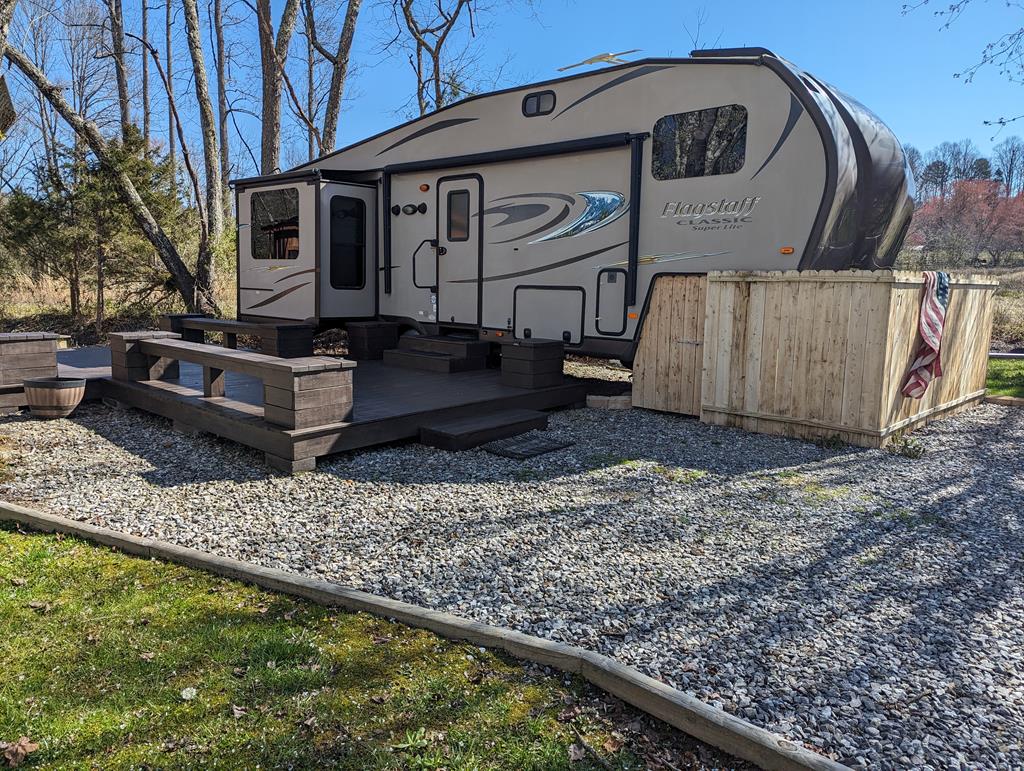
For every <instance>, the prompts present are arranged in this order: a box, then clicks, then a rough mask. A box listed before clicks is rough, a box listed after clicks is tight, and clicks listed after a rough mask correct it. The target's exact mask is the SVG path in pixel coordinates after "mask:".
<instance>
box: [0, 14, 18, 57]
mask: <svg viewBox="0 0 1024 771" xmlns="http://www.w3.org/2000/svg"><path fill="white" fill-rule="evenodd" d="M17 4H18V0H0V61H3V58H4V50H5V49H6V48H7V33H8V31H9V30H10V28H11V19H12V18H13V17H14V6H15V5H17Z"/></svg>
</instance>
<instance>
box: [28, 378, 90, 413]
mask: <svg viewBox="0 0 1024 771" xmlns="http://www.w3.org/2000/svg"><path fill="white" fill-rule="evenodd" d="M84 396H85V381H84V380H82V379H81V378H74V377H36V378H30V379H29V380H26V381H25V400H26V401H27V402H28V406H29V409H31V410H32V414H33V415H35V416H36V417H37V418H66V417H67V416H68V415H70V414H71V413H72V412H74V411H75V407H77V406H78V405H79V403H80V402H81V401H82V398H83V397H84Z"/></svg>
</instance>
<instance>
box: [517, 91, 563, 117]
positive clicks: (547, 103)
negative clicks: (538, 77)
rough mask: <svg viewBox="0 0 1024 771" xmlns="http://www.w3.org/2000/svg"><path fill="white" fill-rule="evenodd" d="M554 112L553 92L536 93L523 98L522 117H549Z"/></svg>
mask: <svg viewBox="0 0 1024 771" xmlns="http://www.w3.org/2000/svg"><path fill="white" fill-rule="evenodd" d="M554 111H555V92H554V91H538V92H536V93H534V94H527V95H526V96H525V97H523V115H525V116H526V117H528V118H532V117H533V116H534V115H549V114H551V113H552V112H554Z"/></svg>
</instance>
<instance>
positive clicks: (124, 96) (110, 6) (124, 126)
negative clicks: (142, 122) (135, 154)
mask: <svg viewBox="0 0 1024 771" xmlns="http://www.w3.org/2000/svg"><path fill="white" fill-rule="evenodd" d="M107 10H108V11H109V16H110V42H111V50H112V52H113V57H114V75H115V76H116V78H117V105H118V107H119V108H120V111H121V138H122V139H127V138H128V135H129V132H131V128H132V113H131V106H130V105H129V103H128V70H127V68H126V67H125V61H124V14H123V13H122V8H121V0H107Z"/></svg>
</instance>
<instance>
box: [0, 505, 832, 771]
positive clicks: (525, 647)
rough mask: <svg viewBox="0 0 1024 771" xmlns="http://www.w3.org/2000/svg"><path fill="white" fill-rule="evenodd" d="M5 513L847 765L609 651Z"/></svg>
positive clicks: (730, 734) (765, 761) (783, 764)
mask: <svg viewBox="0 0 1024 771" xmlns="http://www.w3.org/2000/svg"><path fill="white" fill-rule="evenodd" d="M0 520H4V521H8V522H17V523H19V524H21V525H25V526H27V527H29V528H31V529H33V530H38V531H41V532H58V533H63V534H66V535H72V536H76V537H79V538H84V539H86V540H89V541H93V542H95V543H99V544H102V545H104V546H110V547H113V548H115V549H118V550H119V551H122V552H125V553H127V554H134V555H137V556H141V557H147V558H158V559H162V560H165V561H168V562H174V563H177V564H180V565H184V566H186V567H190V568H195V569H198V570H203V571H206V572H209V573H214V574H216V575H219V576H223V577H225V578H230V579H235V580H239V581H244V582H246V583H250V584H254V585H256V586H259V587H262V588H264V589H269V590H271V591H276V592H282V593H284V594H290V595H293V596H295V597H300V598H302V599H305V600H309V601H311V602H315V603H317V604H320V605H328V606H339V607H342V608H345V609H347V610H350V611H363V612H365V613H370V614H372V615H375V616H380V617H383V618H387V619H394V620H395V621H398V622H401V623H403V624H406V625H408V626H412V627H418V628H421V629H427V630H429V631H431V632H434V633H435V634H438V635H440V636H442V637H446V638H448V639H452V640H467V641H469V642H471V643H473V644H475V645H481V646H484V647H488V648H498V649H501V650H503V651H505V652H506V653H509V654H511V655H512V656H515V657H516V658H519V659H523V660H526V661H531V662H533V663H536V664H543V665H546V666H550V667H554V668H555V669H558V670H561V671H563V672H571V673H574V674H578V675H580V676H581V677H583V678H584V679H585V680H587V681H589V682H590V683H592V684H593V685H595V686H597V687H598V688H600V689H602V690H604V691H606V692H608V693H609V694H611V695H612V696H616V697H618V698H619V699H621V700H622V701H625V702H627V703H629V704H631V705H633V706H634V707H636V708H637V709H639V710H641V711H643V712H646V713H647V714H649V715H651V716H653V717H656V718H658V719H659V720H662V721H664V722H666V723H668V724H669V725H671V726H673V727H675V728H678V729H679V730H680V731H683V732H684V733H686V734H689V735H690V736H693V737H694V738H697V739H700V740H701V741H703V742H706V743H707V744H711V745H713V746H715V747H718V748H719V749H721V750H723V751H725V752H727V753H729V754H731V755H735V756H737V757H739V758H743V759H744V760H748V761H750V762H751V763H755V764H757V765H758V766H760V767H761V768H766V769H787V770H788V769H814V770H815V771H848V768H847V766H844V765H842V764H840V763H837V762H835V761H833V760H830V759H829V758H826V757H825V756H823V755H819V754H817V753H816V752H812V751H811V750H808V749H806V748H804V747H801V746H800V745H798V744H796V743H794V742H792V741H790V740H789V739H786V738H785V737H783V736H780V735H779V734H775V733H772V732H771V731H768V730H766V729H764V728H759V727H757V726H755V725H753V724H752V723H749V722H747V721H746V720H742V719H741V718H738V717H735V716H734V715H730V714H729V713H727V712H725V711H724V710H721V709H716V708H714V707H711V706H709V705H707V704H705V703H704V702H702V701H700V700H699V699H697V698H695V697H693V696H690V695H689V694H686V693H683V692H682V691H679V690H676V689H675V688H672V687H670V686H668V685H665V684H664V683H662V682H659V681H658V680H655V679H653V678H651V677H648V676H647V675H644V674H642V673H641V672H639V671H637V670H636V669H633V668H632V667H627V666H625V665H624V664H620V663H618V662H616V661H614V660H612V659H611V658H609V657H608V656H603V655H601V654H599V653H594V652H592V651H586V650H583V649H582V648H577V647H575V646H571V645H566V644H564V643H559V642H555V641H553V640H545V639H543V638H540V637H533V636H531V635H528V634H524V633H522V632H516V631H514V630H511V629H503V628H501V627H496V626H491V625H489V624H483V623H480V622H478V621H470V620H468V619H464V618H460V617H458V616H455V615H452V614H451V613H445V612H443V611H438V610H430V609H428V608H420V607H418V606H416V605H411V604H409V603H407V602H400V601H398V600H392V599H389V598H387V597H378V596H377V595H373V594H369V593H368V592H363V591H359V590H357V589H349V588H347V587H344V586H341V585H339V584H332V583H329V582H327V581H319V580H317V579H314V578H308V577H306V576H302V575H299V574H297V573H286V572H285V571H283V570H276V569H274V568H266V567H262V566H260V565H254V564H252V563H248V562H242V561H240V560H235V559H230V558H228V557H218V556H216V555H214V554H208V553H206V552H202V551H198V550H196V549H190V548H187V547H184V546H177V545H175V544H172V543H167V542H166V541H159V540H156V539H153V538H142V537H139V536H134V535H127V534H124V533H119V532H117V531H115V530H110V529H108V528H105V527H97V526H96V525H90V524H87V523H85V522H78V521H77V520H73V519H68V518H66V517H61V516H58V515H56V514H47V513H44V512H40V511H35V510H33V509H28V508H25V507H23V506H18V505H16V504H13V503H7V502H3V501H0Z"/></svg>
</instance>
